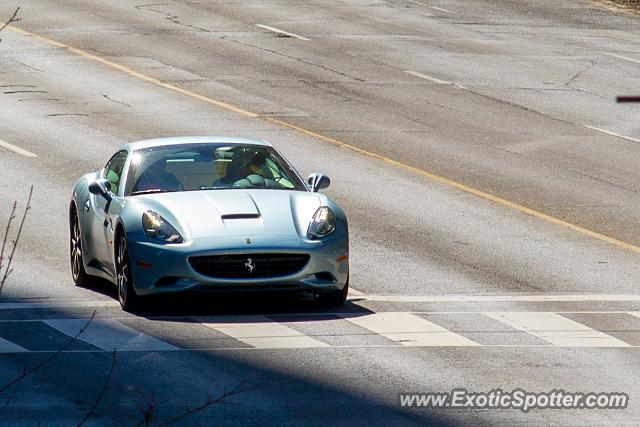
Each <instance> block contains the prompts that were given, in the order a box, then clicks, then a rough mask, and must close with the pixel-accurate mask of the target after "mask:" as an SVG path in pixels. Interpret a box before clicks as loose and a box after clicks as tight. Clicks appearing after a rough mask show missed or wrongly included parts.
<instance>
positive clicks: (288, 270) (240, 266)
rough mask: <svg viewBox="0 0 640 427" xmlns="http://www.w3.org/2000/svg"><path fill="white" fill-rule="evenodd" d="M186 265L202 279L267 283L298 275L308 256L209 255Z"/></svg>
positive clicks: (198, 257) (197, 258) (191, 259)
mask: <svg viewBox="0 0 640 427" xmlns="http://www.w3.org/2000/svg"><path fill="white" fill-rule="evenodd" d="M189 262H190V263H191V267H193V269H194V270H196V271H197V272H198V273H200V274H202V275H204V276H209V277H216V278H222V279H269V278H272V277H280V276H289V275H291V274H295V273H297V272H299V271H300V270H302V269H303V268H304V266H305V265H307V263H308V262H309V255H307V254H240V255H212V256H197V257H191V258H189ZM251 267H253V268H251Z"/></svg>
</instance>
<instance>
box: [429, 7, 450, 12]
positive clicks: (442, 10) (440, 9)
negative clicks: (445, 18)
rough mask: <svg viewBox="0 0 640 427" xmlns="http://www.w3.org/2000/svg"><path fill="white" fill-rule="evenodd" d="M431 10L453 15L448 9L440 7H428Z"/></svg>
mask: <svg viewBox="0 0 640 427" xmlns="http://www.w3.org/2000/svg"><path fill="white" fill-rule="evenodd" d="M430 7H431V9H434V10H439V11H440V12H445V13H455V12H454V11H453V10H449V9H443V8H441V7H437V6H430Z"/></svg>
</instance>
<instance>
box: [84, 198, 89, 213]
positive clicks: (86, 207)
mask: <svg viewBox="0 0 640 427" xmlns="http://www.w3.org/2000/svg"><path fill="white" fill-rule="evenodd" d="M84 211H85V212H89V199H87V201H86V202H84Z"/></svg>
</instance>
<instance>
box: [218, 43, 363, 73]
mask: <svg viewBox="0 0 640 427" xmlns="http://www.w3.org/2000/svg"><path fill="white" fill-rule="evenodd" d="M220 40H227V41H230V42H232V43H236V44H239V45H242V46H246V47H251V48H253V49H258V50H261V51H263V52H267V53H271V54H273V55H278V56H282V57H283V58H287V59H291V60H293V61H296V62H300V63H301V64H306V65H311V66H312V67H317V68H320V69H323V70H325V71H329V72H331V73H335V74H338V75H340V76H343V77H346V78H348V79H351V80H355V81H357V82H363V81H364V79H361V78H359V77H353V76H350V75H349V74H347V73H343V72H342V71H338V70H334V69H333V68H331V67H327V66H325V65H320V64H316V63H314V62H311V61H306V60H304V59H301V58H296V57H295V56H291V55H286V54H284V53H280V52H277V51H275V50H273V49H268V48H265V47H260V46H256V45H253V44H251V43H245V42H241V41H239V40H235V39H231V38H228V37H227V36H223V37H220Z"/></svg>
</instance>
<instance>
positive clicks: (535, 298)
mask: <svg viewBox="0 0 640 427" xmlns="http://www.w3.org/2000/svg"><path fill="white" fill-rule="evenodd" d="M363 299H365V300H367V301H380V302H406V303H411V302H425V303H430V302H472V303H477V302H605V301H621V302H631V301H640V295H597V294H595V295H542V294H541V295H365V296H363Z"/></svg>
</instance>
